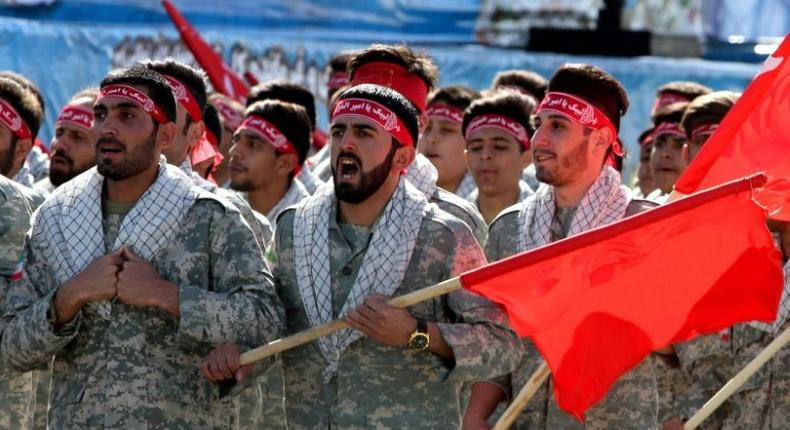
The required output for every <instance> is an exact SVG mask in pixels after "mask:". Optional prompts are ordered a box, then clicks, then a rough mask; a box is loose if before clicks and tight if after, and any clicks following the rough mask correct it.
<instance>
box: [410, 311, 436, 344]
mask: <svg viewBox="0 0 790 430" xmlns="http://www.w3.org/2000/svg"><path fill="white" fill-rule="evenodd" d="M430 343H431V338H430V336H428V321H425V320H423V319H419V318H417V329H416V330H414V333H412V334H411V337H410V338H409V349H410V350H412V351H424V350H425V349H426V348H428V345H429V344H430Z"/></svg>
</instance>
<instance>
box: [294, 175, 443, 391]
mask: <svg viewBox="0 0 790 430" xmlns="http://www.w3.org/2000/svg"><path fill="white" fill-rule="evenodd" d="M336 204H337V203H336V197H335V190H334V185H333V184H332V183H327V184H326V185H323V186H322V187H320V188H319V189H318V190H317V191H316V192H315V194H313V195H312V196H310V197H308V198H307V199H305V200H304V201H303V202H302V204H301V205H300V206H299V207H298V208H297V210H296V215H295V219H294V225H293V235H294V265H295V269H296V279H297V285H298V287H299V292H300V294H301V296H302V303H303V304H304V307H305V310H306V312H307V316H308V318H309V320H310V324H311V325H312V326H314V327H315V326H319V325H321V324H326V323H328V322H330V321H332V320H333V319H334V318H335V317H337V318H342V317H344V316H345V315H346V314H347V313H348V311H349V310H351V309H355V308H357V307H358V306H360V305H362V304H363V303H364V301H365V299H366V298H367V297H368V296H369V295H370V294H371V293H376V292H378V293H381V294H384V295H385V296H388V297H389V296H391V295H392V294H393V293H394V292H395V290H396V289H397V288H398V287H399V286H400V284H401V282H403V278H404V276H405V274H406V268H407V267H408V265H409V261H410V260H411V256H412V253H413V252H414V246H415V244H416V243H417V235H418V234H419V231H420V225H421V224H422V219H423V217H424V215H425V211H426V210H427V208H428V207H429V203H428V201H427V199H426V198H425V196H424V195H423V194H421V193H420V191H418V190H417V189H416V188H414V187H413V186H412V185H411V184H410V183H409V182H408V181H406V180H404V179H401V180H400V182H399V184H398V188H397V189H396V190H395V193H394V194H393V195H392V197H391V198H390V201H389V203H387V206H386V207H385V208H384V211H383V212H382V214H381V216H380V217H379V219H378V220H377V221H376V223H375V224H374V226H373V238H372V239H371V241H370V245H369V247H368V249H367V251H366V252H365V257H364V260H363V262H362V266H361V267H360V269H359V274H358V275H357V278H356V280H355V281H354V285H353V287H352V288H351V292H350V293H349V295H348V298H347V299H346V303H345V304H344V306H343V308H342V310H341V311H340V313H339V314H338V315H337V316H335V315H333V310H332V273H330V257H329V246H330V244H329V219H330V217H331V216H332V213H333V208H334V207H335V205H336ZM362 336H363V335H362V333H361V332H358V331H355V330H352V329H344V330H341V331H339V332H335V333H332V334H331V335H328V336H325V337H323V338H321V339H319V341H318V345H319V348H320V350H321V353H322V354H323V356H324V358H325V360H326V363H327V365H326V368H325V369H324V379H325V380H326V381H329V380H330V379H331V378H332V377H333V376H334V374H335V372H336V371H337V366H338V363H339V361H340V356H341V355H342V354H343V352H344V351H345V349H346V348H348V346H349V345H351V344H352V343H353V342H355V341H357V340H358V339H360V338H362Z"/></svg>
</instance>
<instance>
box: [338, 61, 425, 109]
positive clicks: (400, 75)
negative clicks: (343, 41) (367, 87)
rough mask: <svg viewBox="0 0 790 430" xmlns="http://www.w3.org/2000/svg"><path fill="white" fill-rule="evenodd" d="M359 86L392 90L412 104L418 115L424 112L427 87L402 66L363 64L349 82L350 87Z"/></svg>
mask: <svg viewBox="0 0 790 430" xmlns="http://www.w3.org/2000/svg"><path fill="white" fill-rule="evenodd" d="M360 84H376V85H382V86H385V87H388V88H392V89H393V90H395V91H397V92H399V93H400V94H401V95H402V96H403V97H406V98H407V99H408V100H409V101H410V102H412V103H413V104H414V106H415V107H416V108H417V110H418V111H420V113H423V112H425V102H426V99H427V97H428V85H426V84H425V82H424V81H423V80H422V79H420V77H419V76H417V75H415V74H414V73H411V72H409V71H408V69H406V68H405V67H403V66H399V65H397V64H393V63H385V62H381V61H379V62H373V63H368V64H364V65H362V66H360V67H359V69H357V71H356V72H355V73H354V77H353V79H352V80H351V85H360Z"/></svg>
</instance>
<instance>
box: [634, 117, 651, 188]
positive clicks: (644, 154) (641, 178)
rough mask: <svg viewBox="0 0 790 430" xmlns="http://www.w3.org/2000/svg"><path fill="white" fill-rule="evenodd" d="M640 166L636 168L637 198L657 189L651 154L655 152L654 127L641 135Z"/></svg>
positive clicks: (639, 140)
mask: <svg viewBox="0 0 790 430" xmlns="http://www.w3.org/2000/svg"><path fill="white" fill-rule="evenodd" d="M637 141H638V142H639V166H637V168H636V186H635V187H634V191H633V195H634V198H635V199H644V198H647V196H649V195H650V193H652V192H653V191H655V189H656V180H655V179H654V178H653V169H652V168H651V167H650V154H651V153H652V152H653V127H650V128H648V129H647V130H645V131H643V132H642V134H640V135H639V139H638V140H637Z"/></svg>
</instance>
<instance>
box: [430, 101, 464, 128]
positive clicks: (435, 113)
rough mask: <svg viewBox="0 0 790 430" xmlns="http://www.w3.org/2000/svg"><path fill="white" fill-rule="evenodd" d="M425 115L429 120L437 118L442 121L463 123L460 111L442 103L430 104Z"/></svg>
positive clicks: (462, 114) (462, 115)
mask: <svg viewBox="0 0 790 430" xmlns="http://www.w3.org/2000/svg"><path fill="white" fill-rule="evenodd" d="M425 114H426V115H428V117H429V118H434V117H435V118H438V119H441V120H444V121H450V122H455V123H458V124H461V123H462V122H464V113H463V111H461V109H458V108H455V107H453V106H450V105H446V104H443V103H431V104H430V105H428V109H427V110H426V111H425Z"/></svg>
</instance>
